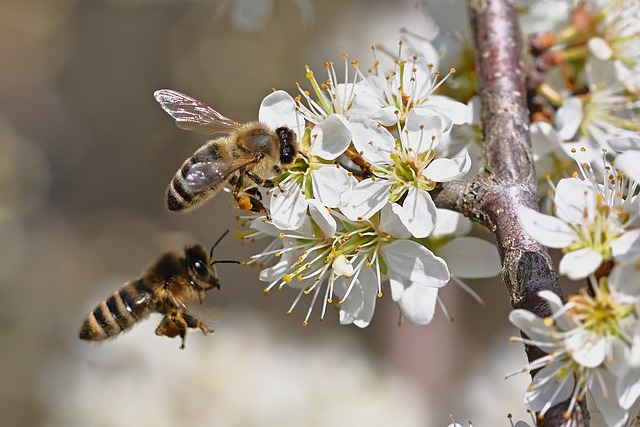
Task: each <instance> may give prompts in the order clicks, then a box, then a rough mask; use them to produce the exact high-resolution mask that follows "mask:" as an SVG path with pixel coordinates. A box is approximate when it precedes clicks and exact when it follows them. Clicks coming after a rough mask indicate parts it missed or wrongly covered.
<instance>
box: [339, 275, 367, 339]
mask: <svg viewBox="0 0 640 427" xmlns="http://www.w3.org/2000/svg"><path fill="white" fill-rule="evenodd" d="M351 280H353V279H347V278H345V277H341V278H338V279H336V281H335V285H334V291H335V293H336V295H337V296H338V298H340V299H343V297H344V295H345V293H346V291H347V287H348V285H349V283H351ZM355 280H356V282H355V283H354V285H353V288H352V289H351V292H350V293H349V296H348V297H347V299H345V300H344V301H343V303H342V304H341V305H340V324H341V325H347V324H350V323H353V324H354V325H356V326H357V327H359V328H366V327H367V326H369V323H370V322H371V318H372V317H373V313H374V311H375V307H376V299H377V293H378V290H377V289H376V287H375V285H373V284H374V283H376V277H375V273H374V272H373V270H372V269H370V268H363V269H361V270H360V273H359V274H358V278H357V279H355Z"/></svg>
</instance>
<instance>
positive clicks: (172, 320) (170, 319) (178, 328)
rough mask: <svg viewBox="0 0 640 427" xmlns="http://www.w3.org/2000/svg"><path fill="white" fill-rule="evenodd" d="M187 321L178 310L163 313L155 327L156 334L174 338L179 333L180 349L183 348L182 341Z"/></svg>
mask: <svg viewBox="0 0 640 427" xmlns="http://www.w3.org/2000/svg"><path fill="white" fill-rule="evenodd" d="M187 326H188V323H187V322H186V321H185V320H184V319H183V318H182V316H181V315H180V312H177V311H176V312H173V313H171V314H167V315H165V316H164V317H163V318H162V320H161V321H160V324H159V325H158V327H157V328H156V335H159V336H165V337H169V338H175V337H177V336H178V335H180V338H181V339H182V345H181V346H180V348H181V349H184V342H185V340H186V337H187Z"/></svg>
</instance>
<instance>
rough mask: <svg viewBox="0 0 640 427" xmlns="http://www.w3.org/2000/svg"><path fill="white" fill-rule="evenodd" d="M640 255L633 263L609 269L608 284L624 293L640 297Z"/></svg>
mask: <svg viewBox="0 0 640 427" xmlns="http://www.w3.org/2000/svg"><path fill="white" fill-rule="evenodd" d="M638 283H640V257H638V259H637V261H636V262H635V263H630V264H621V265H617V266H615V267H614V268H613V270H611V274H610V275H609V284H610V286H611V287H612V288H615V289H616V290H617V291H619V292H622V293H623V294H625V295H630V296H633V297H636V298H637V297H640V286H638Z"/></svg>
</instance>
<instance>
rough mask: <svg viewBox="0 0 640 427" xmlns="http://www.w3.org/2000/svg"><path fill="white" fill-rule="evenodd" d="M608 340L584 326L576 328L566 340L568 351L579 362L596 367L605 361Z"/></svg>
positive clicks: (588, 366) (589, 366)
mask: <svg viewBox="0 0 640 427" xmlns="http://www.w3.org/2000/svg"><path fill="white" fill-rule="evenodd" d="M606 344H607V341H606V340H605V339H604V338H602V337H597V336H596V334H594V333H593V332H591V331H587V330H585V329H584V328H579V329H577V330H575V331H574V332H573V333H572V334H571V336H569V337H568V338H567V339H566V340H565V345H566V348H567V351H568V352H569V354H570V355H571V357H572V358H573V360H575V361H576V362H577V363H578V364H580V365H582V366H586V367H587V368H595V367H597V366H600V364H602V362H604V358H605V356H606V352H607V346H606Z"/></svg>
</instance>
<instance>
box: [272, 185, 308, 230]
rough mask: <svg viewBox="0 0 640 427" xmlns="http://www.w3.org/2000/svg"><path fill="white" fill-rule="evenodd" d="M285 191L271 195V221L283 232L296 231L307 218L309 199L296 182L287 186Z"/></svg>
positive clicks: (274, 192)
mask: <svg viewBox="0 0 640 427" xmlns="http://www.w3.org/2000/svg"><path fill="white" fill-rule="evenodd" d="M284 190H285V191H284V192H280V191H279V190H275V191H273V192H272V193H271V201H270V205H269V206H270V213H271V220H272V221H273V223H274V224H275V225H276V227H278V228H279V229H281V230H295V229H296V228H298V227H299V226H300V224H301V223H302V221H303V220H304V217H305V216H306V213H307V199H306V196H305V195H304V194H303V193H302V190H301V189H300V187H299V186H298V185H297V184H296V183H295V182H294V183H291V184H290V185H285V187H284Z"/></svg>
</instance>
